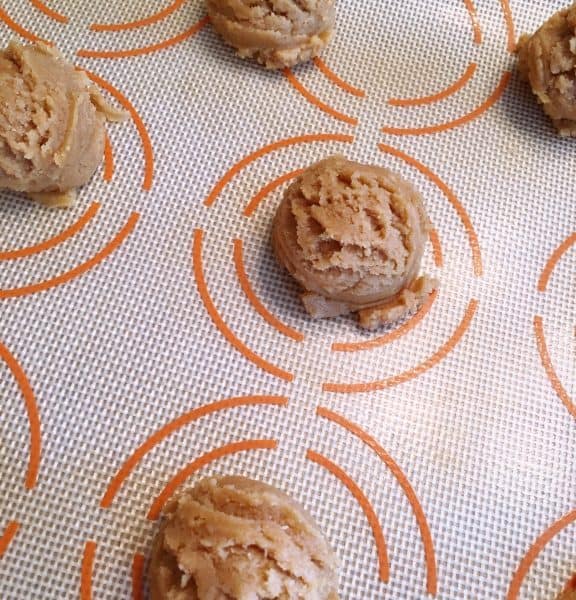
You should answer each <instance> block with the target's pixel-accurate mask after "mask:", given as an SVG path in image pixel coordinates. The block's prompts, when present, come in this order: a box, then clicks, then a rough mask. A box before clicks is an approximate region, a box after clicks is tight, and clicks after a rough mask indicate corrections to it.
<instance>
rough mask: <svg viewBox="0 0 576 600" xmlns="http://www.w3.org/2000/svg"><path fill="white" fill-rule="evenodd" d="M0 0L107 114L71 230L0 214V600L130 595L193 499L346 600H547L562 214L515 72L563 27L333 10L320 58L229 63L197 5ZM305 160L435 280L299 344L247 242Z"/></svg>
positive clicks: (20, 29) (500, 9)
mask: <svg viewBox="0 0 576 600" xmlns="http://www.w3.org/2000/svg"><path fill="white" fill-rule="evenodd" d="M47 4H48V6H47V5H45V4H43V3H42V2H38V1H37V0H35V1H27V0H6V2H2V3H1V6H0V19H1V22H0V32H1V36H2V44H3V45H5V44H6V43H8V41H9V40H10V39H11V38H24V39H26V38H27V39H34V38H35V37H39V38H42V39H44V40H48V41H51V42H53V43H55V44H56V45H57V46H58V47H59V48H60V49H61V50H62V51H63V52H64V53H65V54H66V55H67V56H68V57H70V58H71V59H72V60H73V61H74V62H75V63H76V64H77V65H78V66H79V67H82V68H84V69H86V70H88V71H89V72H90V73H91V76H92V77H93V79H94V81H95V82H96V84H97V85H99V86H100V87H101V88H102V89H103V90H104V94H105V95H106V97H107V98H108V99H109V100H110V101H112V102H114V103H116V104H121V105H123V106H124V108H126V109H128V110H129V112H130V116H131V118H130V120H129V121H127V122H126V123H124V124H118V125H111V126H109V127H108V133H109V138H110V144H109V146H108V148H107V153H106V161H105V164H104V165H103V167H102V169H101V170H100V171H99V172H98V173H97V174H96V175H95V176H94V178H93V179H92V181H91V182H90V183H89V184H88V185H86V186H85V187H84V188H83V189H82V190H81V192H80V194H79V198H78V201H77V203H76V205H75V206H74V207H73V208H72V209H70V210H67V211H65V210H52V211H51V210H46V209H43V208H41V207H39V206H37V205H34V204H32V203H30V202H28V201H26V200H23V199H22V198H21V197H18V196H17V195H15V194H11V193H8V192H4V193H2V194H1V196H0V598H2V600H13V599H28V598H43V599H59V600H60V599H63V598H71V599H72V598H78V597H80V598H83V599H89V598H93V599H95V600H117V599H120V598H135V599H137V598H145V597H147V593H148V590H147V584H146V571H147V560H148V554H149V548H150V542H151V539H152V536H153V534H154V532H155V530H156V527H157V521H156V519H155V517H156V514H157V510H156V509H157V508H158V507H159V506H161V504H162V499H163V498H164V499H165V498H166V497H168V496H169V495H170V494H171V493H173V492H174V491H175V489H176V488H177V487H178V486H179V485H180V484H182V482H188V483H190V482H193V481H195V480H196V479H197V478H198V477H201V476H205V475H207V474H212V473H237V474H243V475H246V476H249V477H254V478H258V479H262V480H265V481H268V482H270V483H272V484H274V485H276V486H278V487H280V488H282V489H283V490H285V491H287V492H288V493H290V494H292V495H293V496H294V497H296V498H297V499H298V500H299V501H301V502H302V503H304V505H305V506H306V507H307V508H308V509H309V510H310V511H311V512H312V514H313V515H314V517H315V518H316V519H317V520H318V522H319V524H320V526H321V528H322V530H323V531H324V532H325V533H326V535H327V536H328V538H329V540H330V542H331V544H332V545H333V546H334V547H335V549H336V551H337V553H338V555H339V557H340V559H341V563H342V567H341V583H340V593H341V597H342V598H344V599H350V600H364V599H367V598H370V599H372V598H373V599H377V600H378V599H383V598H386V599H415V598H426V597H436V598H439V599H466V600H469V599H486V600H494V599H498V598H501V599H504V598H507V599H509V600H513V599H515V598H521V599H537V600H547V599H552V598H554V597H555V596H556V594H557V593H558V592H559V591H560V590H561V589H562V588H563V586H564V585H565V584H566V582H567V581H568V580H569V578H570V577H571V575H572V574H573V573H574V572H575V571H576V462H575V459H574V456H575V451H576V382H575V373H576V369H575V367H576V342H575V328H576V297H575V293H574V289H575V288H574V284H575V276H574V273H575V272H576V246H575V242H576V202H575V199H574V175H575V173H576V152H575V144H576V142H575V141H573V140H566V139H561V138H559V137H557V136H556V135H555V133H554V132H553V130H552V128H551V126H550V123H549V122H548V120H547V119H546V118H545V117H544V115H543V114H542V112H541V110H540V108H539V107H538V106H537V104H536V102H535V101H534V99H533V97H532V94H531V92H530V90H529V89H528V88H527V86H526V85H525V84H524V83H523V82H521V81H520V80H519V78H518V75H517V73H516V72H515V58H514V55H513V53H512V52H511V49H512V48H513V42H514V39H515V38H516V37H517V36H518V35H519V34H520V33H521V32H523V31H534V30H535V28H536V27H537V26H538V25H539V24H540V23H542V22H543V21H544V19H546V18H547V17H548V16H549V15H551V14H552V12H554V11H555V10H556V9H558V8H560V7H561V5H562V3H561V2H560V1H558V0H548V1H545V0H511V1H510V2H507V1H505V0H502V1H500V0H474V2H472V1H471V0H466V1H464V0H433V1H432V2H422V1H421V0H404V1H402V2H399V1H392V0H339V1H338V3H337V9H338V18H337V35H336V37H335V39H334V41H333V43H332V44H331V46H330V47H329V48H328V50H327V51H326V53H325V54H324V55H323V57H322V60H321V61H316V62H312V63H310V64H307V65H304V66H300V67H298V68H295V69H293V70H292V71H290V72H284V73H282V72H266V71H264V70H263V69H261V68H259V67H258V66H256V65H254V64H251V63H248V62H243V61H241V60H240V59H238V58H236V57H235V56H234V54H233V52H232V51H231V50H230V49H229V48H228V47H226V46H225V45H224V44H223V43H222V42H221V40H220V39H219V38H218V37H217V36H216V35H215V33H214V32H213V30H212V28H211V27H210V24H209V23H208V22H207V20H206V18H205V13H204V9H203V6H202V3H201V2H199V1H198V0H189V1H186V0H184V1H182V0H178V1H176V2H172V3H170V0H141V1H139V2H136V1H126V2H103V1H100V0H94V1H92V2H75V1H73V0H67V1H66V0H61V1H57V0H51V1H49V2H48V3H47ZM331 153H343V154H345V155H346V156H348V157H349V158H351V159H354V160H359V161H363V162H369V163H374V164H379V165H384V166H388V167H390V168H392V169H394V170H396V171H398V172H400V173H401V174H402V175H404V176H405V177H406V178H408V179H410V180H411V181H413V182H414V184H415V185H416V186H417V187H418V188H419V190H420V191H421V192H422V194H423V196H424V199H425V202H426V205H427V208H428V212H429V214H430V217H431V220H432V222H433V226H434V230H435V232H436V235H434V236H433V238H432V241H433V242H434V243H433V244H430V246H429V247H428V248H427V250H426V254H425V257H424V264H423V270H425V271H426V272H427V273H430V274H432V275H434V276H436V277H438V279H439V280H440V282H441V286H440V289H439V292H438V294H437V296H436V297H435V298H430V301H429V302H428V303H427V305H426V306H425V308H424V309H423V310H422V312H421V313H418V315H416V317H413V318H412V319H410V320H408V321H406V322H405V323H401V324H398V325H397V326H395V327H390V328H388V329H385V330H383V331H379V332H377V333H372V334H367V333H363V332H361V331H360V330H359V329H358V327H357V325H356V322H355V320H354V318H352V317H350V318H339V319H333V320H327V321H321V322H312V321H310V319H309V318H308V317H307V316H306V314H305V313H304V311H303V309H302V306H301V304H300V301H299V297H298V289H297V287H296V285H295V284H294V283H293V282H292V281H291V280H290V278H289V276H288V275H287V274H286V273H284V272H283V271H282V270H281V269H280V268H279V266H278V265H277V264H276V262H275V260H274V257H273V255H272V251H271V246H270V241H269V236H270V224H271V219H272V216H273V214H274V211H275V208H276V206H277V205H278V202H279V200H280V197H281V195H282V192H283V190H284V189H285V188H286V186H287V185H288V182H289V180H290V178H291V177H292V176H293V175H292V173H293V171H295V170H297V169H300V168H302V167H305V166H307V165H308V164H310V163H311V162H313V161H315V160H318V159H320V158H322V157H325V156H327V155H329V154H331Z"/></svg>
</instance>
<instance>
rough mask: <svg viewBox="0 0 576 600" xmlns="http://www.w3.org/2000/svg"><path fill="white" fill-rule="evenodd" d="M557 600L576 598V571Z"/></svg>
mask: <svg viewBox="0 0 576 600" xmlns="http://www.w3.org/2000/svg"><path fill="white" fill-rule="evenodd" d="M556 600H576V573H575V574H574V575H573V576H572V579H570V581H569V582H568V585H567V586H566V587H565V588H564V590H563V591H562V592H561V593H560V595H559V596H558V597H557V598H556Z"/></svg>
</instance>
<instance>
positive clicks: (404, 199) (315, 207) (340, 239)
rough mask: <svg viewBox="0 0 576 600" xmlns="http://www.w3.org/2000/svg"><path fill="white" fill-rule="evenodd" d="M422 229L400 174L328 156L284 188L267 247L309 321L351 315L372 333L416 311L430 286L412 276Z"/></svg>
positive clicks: (425, 226) (422, 215)
mask: <svg viewBox="0 0 576 600" xmlns="http://www.w3.org/2000/svg"><path fill="white" fill-rule="evenodd" d="M429 229H430V223H429V220H428V217H427V215H426V211H425V209H424V205H423V203H422V199H421V197H420V195H419V194H418V192H416V190H415V189H414V188H413V187H412V185H410V184H409V183H408V182H407V181H405V180H404V179H403V178H402V177H400V176H399V175H397V174H396V173H393V172H392V171H389V170H388V169H385V168H381V167H376V166H370V165H363V164H360V163H356V162H352V161H349V160H347V159H346V158H344V157H343V156H331V157H329V158H327V159H325V160H322V161H320V162H318V163H316V164H314V165H312V166H311V167H309V168H308V169H306V171H305V172H304V173H303V174H302V175H301V176H300V177H299V178H298V179H297V180H296V181H295V182H294V183H292V185H291V186H290V187H289V188H288V189H287V190H286V193H285V194H284V198H283V200H282V202H281V203H280V206H279V207H278V210H277V212H276V216H275V219H274V224H273V229H272V245H273V247H274V251H275V253H276V256H277V258H278V261H279V262H280V263H281V264H282V265H284V267H286V269H287V270H288V271H289V272H290V273H291V274H292V276H293V277H294V278H295V279H296V280H297V281H298V282H299V283H300V285H302V287H303V288H304V289H305V290H306V291H305V292H304V293H303V295H302V302H303V304H304V307H305V308H306V310H307V312H308V313H309V314H310V315H311V316H312V317H313V318H326V317H334V316H338V315H344V314H348V313H351V312H358V313H359V322H360V326H361V327H362V328H365V329H370V330H372V329H376V328H378V327H380V326H381V325H385V324H388V323H391V322H393V321H396V320H398V319H401V318H402V317H404V316H406V315H407V314H409V313H412V312H414V311H416V310H417V309H418V308H419V307H420V306H421V305H422V303H423V302H424V300H425V299H426V297H427V296H428V295H429V294H430V293H431V292H432V291H433V290H434V289H435V288H436V287H437V282H436V281H435V280H433V279H430V278H429V277H427V276H421V277H419V276H418V271H419V269H420V262H421V259H422V255H423V253H424V246H425V243H426V240H427V239H428V232H429Z"/></svg>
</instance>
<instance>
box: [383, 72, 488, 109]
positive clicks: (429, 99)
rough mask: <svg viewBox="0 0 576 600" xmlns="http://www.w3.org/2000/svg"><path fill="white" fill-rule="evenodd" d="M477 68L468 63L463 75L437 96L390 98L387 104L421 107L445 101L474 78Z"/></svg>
mask: <svg viewBox="0 0 576 600" xmlns="http://www.w3.org/2000/svg"><path fill="white" fill-rule="evenodd" d="M477 67H478V65H477V64H476V63H470V64H469V65H468V67H467V68H466V71H464V74H463V75H461V76H460V77H459V78H458V79H457V80H456V81H455V82H454V83H453V84H451V85H450V86H448V87H447V88H446V89H444V90H442V91H441V92H438V93H437V94H432V95H430V96H422V97H420V98H392V99H390V100H388V104H390V105H391V106H421V105H423V104H432V103H434V102H440V101H441V100H445V99H446V98H448V97H450V96H452V95H453V94H455V93H456V92H458V91H460V90H461V89H462V88H463V87H464V86H465V85H466V84H467V83H468V82H469V81H470V79H472V77H474V73H475V72H476V69H477Z"/></svg>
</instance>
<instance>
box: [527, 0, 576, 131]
mask: <svg viewBox="0 0 576 600" xmlns="http://www.w3.org/2000/svg"><path fill="white" fill-rule="evenodd" d="M518 70H519V71H520V74H521V75H522V76H523V77H524V78H525V79H527V80H528V81H529V82H530V85H531V87H532V91H533V92H534V94H535V95H536V97H537V98H538V100H539V102H540V103H541V104H542V108H543V109H544V112H545V113H546V114H547V115H548V116H549V117H550V118H551V119H552V123H553V124H554V126H555V127H556V129H557V130H558V133H560V135H562V136H572V137H576V4H574V5H572V6H570V7H568V8H565V9H563V10H561V11H559V12H557V13H556V14H555V15H553V16H552V17H551V18H550V19H549V20H548V21H546V23H544V25H542V27H540V29H538V31H537V32H536V33H534V34H533V35H532V36H529V35H523V36H522V37H521V38H520V41H519V42H518Z"/></svg>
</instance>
